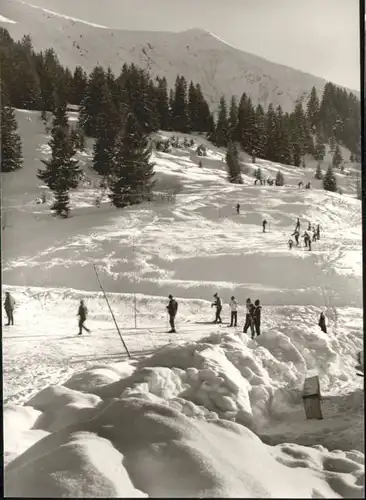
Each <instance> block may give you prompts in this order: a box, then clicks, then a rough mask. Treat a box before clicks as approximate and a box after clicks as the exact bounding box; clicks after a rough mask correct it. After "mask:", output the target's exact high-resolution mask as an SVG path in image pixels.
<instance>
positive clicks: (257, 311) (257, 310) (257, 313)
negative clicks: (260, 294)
mask: <svg viewBox="0 0 366 500" xmlns="http://www.w3.org/2000/svg"><path fill="white" fill-rule="evenodd" d="M261 314H262V306H261V303H260V301H259V300H258V299H257V300H256V301H255V302H254V312H253V316H254V327H255V333H256V334H257V337H258V335H260V334H261ZM252 338H253V337H252Z"/></svg>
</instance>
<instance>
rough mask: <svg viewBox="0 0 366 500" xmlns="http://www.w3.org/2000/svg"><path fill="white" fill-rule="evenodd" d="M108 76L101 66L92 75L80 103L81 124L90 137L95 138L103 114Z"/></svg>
mask: <svg viewBox="0 0 366 500" xmlns="http://www.w3.org/2000/svg"><path fill="white" fill-rule="evenodd" d="M105 83H106V75H105V71H104V69H103V68H102V67H101V66H96V67H95V68H94V69H93V71H92V72H91V73H90V76H89V79H88V84H87V87H86V90H85V94H84V97H83V99H82V101H81V103H80V114H79V123H80V126H81V128H82V129H83V130H84V132H85V134H86V135H87V136H88V137H95V136H96V131H97V117H98V115H99V114H100V112H101V108H102V101H101V96H102V95H103V94H102V92H103V90H104V89H105Z"/></svg>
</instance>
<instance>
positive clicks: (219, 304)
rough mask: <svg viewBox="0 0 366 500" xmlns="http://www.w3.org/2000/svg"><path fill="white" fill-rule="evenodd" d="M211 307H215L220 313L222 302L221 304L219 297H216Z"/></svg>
mask: <svg viewBox="0 0 366 500" xmlns="http://www.w3.org/2000/svg"><path fill="white" fill-rule="evenodd" d="M212 305H213V306H216V309H217V310H219V311H221V309H222V302H221V299H220V297H216V300H215V302H214V303H213V304H212Z"/></svg>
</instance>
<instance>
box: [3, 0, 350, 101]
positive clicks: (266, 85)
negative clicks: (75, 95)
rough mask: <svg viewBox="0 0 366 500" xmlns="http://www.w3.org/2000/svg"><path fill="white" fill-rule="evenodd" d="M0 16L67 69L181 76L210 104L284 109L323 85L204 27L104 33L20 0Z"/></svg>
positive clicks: (6, 2) (6, 0) (8, 2)
mask: <svg viewBox="0 0 366 500" xmlns="http://www.w3.org/2000/svg"><path fill="white" fill-rule="evenodd" d="M0 14H1V15H3V16H5V17H6V18H8V19H11V20H13V21H16V23H15V24H9V23H4V24H3V25H4V27H6V28H7V29H8V30H9V31H10V34H11V35H12V36H13V37H14V38H15V39H18V38H21V37H22V36H23V35H24V34H26V33H29V34H30V35H31V36H32V40H33V43H34V46H35V48H36V49H37V50H40V49H45V48H48V47H52V48H54V50H55V51H56V53H57V54H58V56H59V57H60V60H61V62H62V63H63V64H66V65H68V66H69V67H70V68H71V69H72V68H74V67H75V66H76V65H81V66H83V67H84V68H85V69H86V70H91V69H92V68H93V67H94V66H95V65H96V64H102V65H103V66H105V67H107V66H108V65H110V66H111V68H112V69H113V70H114V72H116V73H118V72H119V71H120V69H121V67H122V65H123V63H135V64H137V65H138V66H140V67H144V68H147V69H149V71H150V73H151V75H152V76H166V78H167V80H168V83H169V85H172V84H173V83H174V81H175V79H176V76H177V74H182V75H184V76H185V77H186V78H187V79H191V80H193V81H194V82H199V83H200V84H201V85H202V89H203V91H204V94H205V96H206V97H207V99H208V100H209V101H211V102H212V103H217V102H218V100H219V98H220V96H221V95H222V94H223V93H224V94H225V95H226V97H227V98H231V96H232V95H237V96H241V95H242V93H243V92H247V93H248V94H249V95H250V96H251V97H252V99H253V102H254V103H257V102H261V103H262V104H263V105H264V106H267V105H268V104H269V103H272V104H273V105H275V106H276V105H279V104H280V105H282V107H283V108H284V109H285V110H288V111H289V110H291V109H292V108H293V104H294V102H295V101H296V100H297V99H299V98H301V97H305V96H307V95H308V93H309V92H310V90H311V88H312V87H313V86H314V85H315V87H317V88H318V90H319V91H321V90H322V89H323V87H324V84H325V81H324V80H323V79H321V78H318V77H315V76H312V75H309V74H306V73H302V72H301V71H297V70H294V69H291V68H288V67H285V66H282V65H278V64H274V63H271V62H269V61H267V60H265V59H262V58H260V57H257V56H254V55H251V54H248V53H246V52H243V51H241V50H238V49H236V48H234V47H231V46H230V45H228V44H226V43H225V42H223V41H221V40H220V39H218V38H217V37H216V36H215V35H213V34H211V33H209V32H207V31H205V30H204V29H191V30H188V31H185V32H182V33H167V32H142V31H123V30H112V29H104V28H102V27H96V26H91V25H90V24H88V23H86V22H84V21H83V22H80V21H78V20H76V19H74V18H70V17H67V16H61V15H60V14H55V13H53V12H52V11H50V10H47V9H46V10H45V9H40V8H36V7H34V6H32V4H31V5H29V4H27V3H26V2H22V1H21V0H2V2H1V5H0ZM1 24H2V21H1V19H0V25H1ZM356 93H357V92H356Z"/></svg>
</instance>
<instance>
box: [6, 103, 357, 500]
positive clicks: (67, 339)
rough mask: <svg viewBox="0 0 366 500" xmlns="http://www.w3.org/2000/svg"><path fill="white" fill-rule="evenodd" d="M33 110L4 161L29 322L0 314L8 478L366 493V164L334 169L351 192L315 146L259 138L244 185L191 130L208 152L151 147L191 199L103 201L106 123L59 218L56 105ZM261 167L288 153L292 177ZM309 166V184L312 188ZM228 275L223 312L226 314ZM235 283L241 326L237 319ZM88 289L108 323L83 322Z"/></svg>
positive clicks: (12, 263) (66, 485)
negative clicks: (365, 264)
mask: <svg viewBox="0 0 366 500" xmlns="http://www.w3.org/2000/svg"><path fill="white" fill-rule="evenodd" d="M16 115H17V120H18V123H19V129H20V134H21V137H22V140H23V152H24V158H25V165H24V168H23V169H22V170H19V171H17V172H13V173H8V174H2V179H1V180H2V190H3V193H2V194H3V213H4V214H5V222H6V224H5V228H4V230H3V232H2V236H3V238H2V243H3V255H2V257H3V259H2V260H3V262H2V265H3V287H4V290H7V291H10V292H11V293H12V295H13V296H14V298H15V300H16V303H17V306H16V310H15V325H14V326H11V327H4V331H3V350H4V357H3V373H4V374H3V378H4V403H5V404H4V459H5V463H6V468H5V480H4V483H5V494H6V495H7V496H28V497H29V496H38V497H49V498H50V497H61V496H68V497H90V496H95V495H96V494H98V495H100V496H105V497H109V498H114V497H127V496H128V497H147V496H152V497H158V496H164V497H170V498H174V497H182V496H183V497H200V498H205V497H228V498H229V497H239V496H243V495H244V496H247V497H249V498H263V497H274V498H276V497H289V498H290V497H291V498H322V497H323V498H362V497H363V484H364V467H363V463H364V455H363V447H364V439H363V392H362V379H361V378H359V377H357V376H356V375H355V365H356V363H357V355H358V353H359V352H360V351H361V350H362V346H363V329H362V315H363V311H362V293H361V292H362V253H361V237H362V234H361V203H360V201H359V200H357V199H355V196H354V193H355V177H354V176H353V175H350V176H346V175H343V174H340V173H337V174H336V175H337V181H338V183H339V185H341V186H342V189H343V190H344V195H339V194H338V193H328V192H324V191H323V190H322V189H321V184H320V181H315V180H314V179H313V175H314V169H315V162H313V164H311V163H310V162H308V167H307V168H305V169H303V168H296V167H292V166H284V165H280V164H276V163H273V162H269V161H265V160H258V161H257V163H256V164H255V165H253V164H252V163H250V162H249V161H248V158H246V157H245V155H244V154H243V155H242V163H243V169H244V172H245V173H244V174H243V179H244V184H243V185H233V184H229V183H228V182H227V180H226V171H225V164H224V156H225V151H224V150H223V149H220V148H216V147H214V146H212V144H210V143H209V142H208V141H206V140H204V139H203V138H202V137H201V136H197V135H192V136H188V137H189V139H193V140H194V142H195V145H197V144H204V145H205V146H206V147H207V156H205V157H198V156H197V154H196V152H195V147H189V148H183V147H182V148H173V149H172V151H171V152H170V153H163V152H158V151H154V153H153V159H154V161H155V163H156V177H157V189H163V188H164V187H165V188H168V187H177V186H178V187H180V192H179V194H178V195H177V198H176V202H175V203H174V204H172V203H163V202H158V201H157V202H154V203H150V204H145V205H140V206H138V207H129V208H128V209H123V210H116V209H115V208H113V207H111V206H110V203H109V202H108V199H107V197H104V198H103V199H102V205H101V207H100V208H99V209H98V208H97V207H96V206H95V198H96V196H98V195H100V189H99V187H98V186H99V180H98V179H97V177H96V176H95V174H94V173H93V172H92V171H91V169H90V165H89V164H90V156H91V146H92V142H91V141H89V143H88V148H87V151H86V152H85V153H83V154H80V155H79V159H80V160H81V161H82V164H83V168H84V170H85V172H86V174H87V177H88V179H89V181H90V184H89V185H88V184H84V185H81V186H80V187H79V188H78V189H77V190H74V191H73V192H72V194H71V206H72V212H71V218H70V219H67V220H64V219H62V220H60V219H56V218H54V217H53V216H52V215H51V213H50V200H49V202H48V203H47V204H45V205H39V204H36V198H38V197H39V195H40V193H41V191H43V190H44V187H42V186H41V185H40V183H39V181H38V180H37V178H36V175H35V174H36V170H37V168H39V167H40V161H39V159H40V158H44V157H46V156H47V155H48V154H49V148H48V146H47V140H48V138H47V136H46V133H45V128H44V124H43V122H42V121H41V119H40V114H39V113H38V112H30V111H19V110H18V111H17V112H16ZM77 119H78V115H77V113H75V112H70V114H69V120H70V121H71V122H75V121H76V120H77ZM170 135H172V133H171V132H164V131H160V132H158V133H157V136H158V137H161V138H164V137H168V136H170ZM179 136H180V137H183V134H179ZM199 160H201V161H202V167H199V166H198V162H199ZM327 162H329V153H328V155H327V156H326V158H325V165H326V164H327ZM257 167H260V168H261V169H262V171H263V174H264V177H265V178H267V176H269V177H273V176H274V175H275V173H276V172H277V170H278V169H281V171H282V172H283V174H284V176H285V186H283V187H276V186H254V184H253V181H254V178H253V175H252V169H253V168H257ZM323 168H324V165H323ZM355 168H356V167H353V169H355ZM350 172H351V174H355V173H356V172H355V171H354V170H350ZM300 180H302V181H304V182H305V181H308V180H310V181H311V182H312V189H310V190H306V189H300V188H298V182H299V181H300ZM47 196H49V193H47ZM237 202H239V203H240V204H241V214H240V215H237V214H236V213H235V204H236V203H237ZM264 217H265V218H266V219H267V220H268V222H269V231H268V232H267V233H265V234H263V233H262V228H261V222H262V220H263V218H264ZM297 217H300V219H301V228H302V229H305V228H306V227H307V224H308V221H310V222H311V223H313V224H320V227H321V237H320V240H319V241H317V242H315V243H313V249H312V251H311V252H309V251H307V250H305V249H304V247H303V245H301V246H300V247H298V248H293V249H292V250H289V249H288V246H287V241H288V238H289V236H290V234H291V233H292V231H293V229H294V224H295V221H296V218H297ZM93 264H96V265H97V267H98V270H99V274H100V277H101V280H102V283H103V285H104V287H105V290H106V292H107V294H108V297H109V300H110V304H111V307H112V308H113V311H114V313H115V315H116V319H117V322H118V324H119V325H120V328H121V332H122V335H123V337H124V339H125V341H126V344H127V346H128V349H129V352H130V354H131V359H127V357H126V353H125V351H124V348H123V346H122V344H121V342H120V339H119V337H118V334H117V332H116V329H115V326H114V324H113V322H112V319H111V317H110V314H109V311H108V307H107V305H106V303H105V300H104V298H103V296H102V294H101V292H100V290H99V287H98V282H97V280H96V277H95V275H94V271H93ZM214 291H218V292H219V294H220V296H221V297H222V299H223V303H224V307H223V313H222V316H223V321H224V324H223V325H214V324H212V323H211V321H212V319H213V310H212V309H211V307H210V305H211V300H212V294H213V293H214ZM169 293H172V294H173V295H174V296H175V297H177V299H178V302H179V310H178V316H177V333H176V334H170V333H167V330H168V328H167V316H166V309H165V307H166V303H167V299H166V297H167V295H168V294H169ZM233 294H234V295H235V297H236V298H237V299H238V301H239V325H238V327H237V328H235V327H234V328H227V326H228V323H227V319H228V317H229V313H230V311H229V306H228V301H229V299H230V296H231V295H233ZM247 297H251V298H252V299H253V300H254V299H255V298H259V299H260V300H261V303H262V306H263V312H262V335H261V336H259V337H256V338H255V340H252V339H250V338H249V335H248V334H243V333H242V325H243V320H244V315H245V309H244V303H245V300H246V298H247ZM81 298H84V299H86V302H87V305H88V308H89V312H90V315H89V317H88V320H87V323H88V326H89V327H90V328H91V330H92V333H91V335H86V334H85V335H83V336H82V337H77V335H76V333H77V331H76V328H77V318H76V312H77V306H78V302H79V300H80V299H81ZM135 307H136V309H135ZM135 310H136V324H135ZM320 311H324V312H325V314H326V318H327V328H328V332H327V333H323V332H321V330H320V329H319V327H318V325H317V321H318V317H319V313H320ZM312 375H318V376H319V378H320V384H321V392H322V401H321V405H322V412H323V419H322V420H306V419H305V415H304V408H303V403H302V400H301V391H302V386H303V381H304V378H305V377H307V376H312ZM101 457H102V458H101ZM258 464H260V467H259V466H258ZM263 470H265V471H266V474H263Z"/></svg>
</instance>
